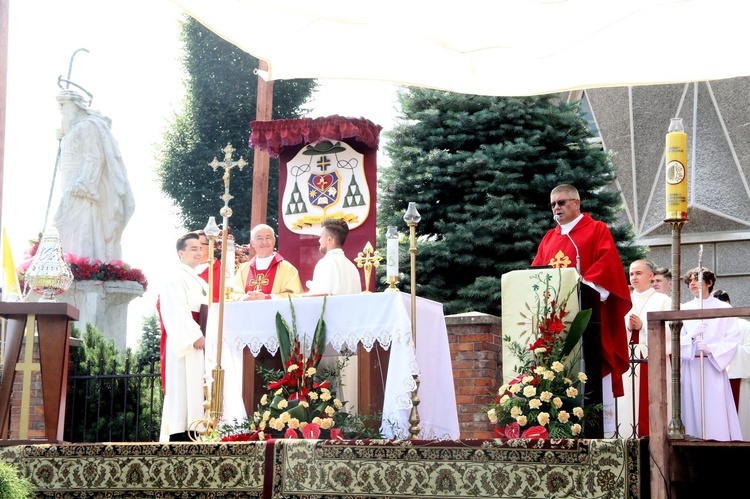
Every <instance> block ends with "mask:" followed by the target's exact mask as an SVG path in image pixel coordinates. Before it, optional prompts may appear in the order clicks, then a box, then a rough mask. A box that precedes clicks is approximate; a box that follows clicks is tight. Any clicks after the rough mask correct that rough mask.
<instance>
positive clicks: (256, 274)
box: [245, 253, 284, 295]
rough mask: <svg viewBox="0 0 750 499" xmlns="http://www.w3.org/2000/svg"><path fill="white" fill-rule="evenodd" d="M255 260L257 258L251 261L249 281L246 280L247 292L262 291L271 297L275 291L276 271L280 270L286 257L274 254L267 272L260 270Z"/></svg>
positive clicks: (248, 273) (248, 274)
mask: <svg viewBox="0 0 750 499" xmlns="http://www.w3.org/2000/svg"><path fill="white" fill-rule="evenodd" d="M255 258H256V257H253V258H252V260H250V267H249V268H248V272H247V280H245V292H247V291H261V292H263V293H265V294H266V295H270V294H272V291H273V281H274V279H275V278H276V269H278V268H279V263H280V262H281V261H283V260H284V257H283V256H281V255H280V254H278V253H276V254H274V255H273V258H272V259H271V263H270V264H269V265H268V268H267V269H265V270H258V268H257V267H256V260H255Z"/></svg>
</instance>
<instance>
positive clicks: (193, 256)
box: [159, 232, 208, 442]
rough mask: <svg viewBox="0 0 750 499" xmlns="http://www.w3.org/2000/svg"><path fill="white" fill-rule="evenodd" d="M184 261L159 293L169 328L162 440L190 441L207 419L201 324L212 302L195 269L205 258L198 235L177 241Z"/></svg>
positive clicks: (190, 234)
mask: <svg viewBox="0 0 750 499" xmlns="http://www.w3.org/2000/svg"><path fill="white" fill-rule="evenodd" d="M176 246H177V255H178V256H179V258H180V263H179V264H178V265H177V266H176V267H175V268H174V269H172V271H171V272H170V274H169V276H168V278H167V279H166V282H165V284H164V286H163V288H162V290H161V293H160V295H159V297H160V301H161V316H162V320H163V321H164V327H165V329H166V330H167V331H168V332H169V334H168V335H167V341H166V354H165V361H166V364H167V366H166V389H165V393H164V406H163V409H162V420H161V434H160V436H159V441H160V442H166V441H171V442H180V441H190V440H191V437H192V438H194V437H195V435H191V434H190V433H189V432H191V431H201V430H203V428H202V427H200V426H198V427H191V424H192V423H193V422H195V421H198V420H200V419H203V418H204V412H205V411H204V401H205V395H204V388H203V386H204V383H205V378H204V374H205V372H204V356H203V354H204V348H205V344H206V339H205V337H204V336H203V332H202V331H201V329H200V326H199V325H198V314H199V312H200V307H201V305H203V304H207V303H208V288H207V285H206V282H205V281H204V280H203V279H201V278H200V277H199V276H198V274H197V272H196V270H195V269H196V267H197V266H198V264H199V263H200V261H201V243H200V238H199V236H198V234H196V233H194V232H191V233H189V234H185V235H184V236H182V237H180V238H179V239H178V240H177V245H176Z"/></svg>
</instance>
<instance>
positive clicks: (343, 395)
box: [307, 218, 362, 413]
mask: <svg viewBox="0 0 750 499" xmlns="http://www.w3.org/2000/svg"><path fill="white" fill-rule="evenodd" d="M320 225H321V227H322V230H321V231H320V239H319V240H318V243H319V244H320V252H321V253H323V258H321V259H320V260H318V263H317V264H315V270H313V278H312V281H308V282H307V287H308V289H309V290H310V291H309V294H326V295H353V294H358V293H361V292H362V281H361V280H360V278H359V271H358V270H357V266H356V265H354V263H352V261H351V260H349V259H348V258H347V257H346V255H345V254H344V250H343V246H344V242H345V241H346V238H347V236H348V235H349V226H348V225H347V224H346V222H345V221H344V220H342V219H340V218H326V219H325V220H323V222H322V223H321V224H320ZM349 346H350V347H352V349H353V350H354V351H355V352H356V348H354V346H353V345H349ZM340 359H341V357H338V356H337V355H336V351H335V350H334V349H333V348H332V347H331V346H330V345H329V346H328V347H327V348H326V351H325V353H324V354H323V359H321V362H320V368H321V369H326V368H331V367H333V366H334V365H335V364H336V362H337V360H340ZM358 371H359V363H358V360H357V356H356V355H352V356H351V357H349V362H348V363H347V364H346V367H344V369H343V370H342V371H341V381H340V383H339V384H338V386H336V394H337V395H338V398H339V399H340V400H343V401H345V402H346V403H347V410H348V411H349V412H352V413H356V412H357V397H358V391H357V383H358V381H359V376H358Z"/></svg>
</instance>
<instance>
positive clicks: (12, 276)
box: [3, 227, 21, 301]
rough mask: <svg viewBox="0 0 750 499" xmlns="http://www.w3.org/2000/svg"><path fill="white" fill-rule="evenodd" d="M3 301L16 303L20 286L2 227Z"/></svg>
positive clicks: (11, 253) (19, 296)
mask: <svg viewBox="0 0 750 499" xmlns="http://www.w3.org/2000/svg"><path fill="white" fill-rule="evenodd" d="M3 273H4V274H5V279H4V280H3V300H4V301H16V300H19V299H20V298H21V286H20V285H19V283H18V273H17V272H16V265H15V263H13V252H12V251H11V249H10V241H9V240H8V234H7V233H6V232H5V227H3Z"/></svg>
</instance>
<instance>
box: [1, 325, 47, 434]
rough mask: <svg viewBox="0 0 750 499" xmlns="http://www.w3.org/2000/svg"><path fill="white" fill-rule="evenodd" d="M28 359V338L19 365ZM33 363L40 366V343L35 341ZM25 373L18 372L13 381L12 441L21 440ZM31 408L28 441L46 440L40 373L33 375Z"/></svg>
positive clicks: (11, 409) (24, 343)
mask: <svg viewBox="0 0 750 499" xmlns="http://www.w3.org/2000/svg"><path fill="white" fill-rule="evenodd" d="M25 357H26V338H24V340H23V345H22V346H21V354H20V355H19V359H18V363H19V364H21V363H23V362H24V359H25ZM33 361H34V362H35V363H36V364H37V365H38V364H39V343H38V342H37V341H36V340H35V341H34V355H33ZM25 376H26V373H25V372H20V371H19V372H16V377H15V379H14V380H13V392H12V394H11V405H10V431H9V432H8V438H9V439H10V440H18V439H21V433H20V432H21V429H20V428H21V396H22V394H23V383H24V377H25ZM30 402H31V403H30V406H29V427H28V436H27V437H26V438H28V439H44V438H46V437H45V434H44V403H43V401H42V375H41V373H40V372H39V371H33V372H32V373H31V400H30Z"/></svg>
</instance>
